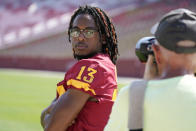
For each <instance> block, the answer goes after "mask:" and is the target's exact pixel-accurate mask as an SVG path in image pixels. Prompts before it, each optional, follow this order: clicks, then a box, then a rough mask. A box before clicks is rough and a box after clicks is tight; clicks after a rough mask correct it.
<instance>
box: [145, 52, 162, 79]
mask: <svg viewBox="0 0 196 131" xmlns="http://www.w3.org/2000/svg"><path fill="white" fill-rule="evenodd" d="M158 77H159V73H158V67H157V63H156V61H155V58H154V56H153V55H149V56H148V60H147V62H146V66H145V71H144V77H143V78H144V79H145V80H152V79H155V78H158Z"/></svg>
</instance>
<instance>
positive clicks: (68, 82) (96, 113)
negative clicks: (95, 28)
mask: <svg viewBox="0 0 196 131" xmlns="http://www.w3.org/2000/svg"><path fill="white" fill-rule="evenodd" d="M69 88H74V89H78V90H80V91H83V92H85V93H88V94H90V95H91V96H93V97H94V98H96V99H97V100H98V102H92V101H87V103H86V104H85V106H84V107H83V109H82V110H81V111H80V113H79V114H78V116H77V118H76V120H75V123H74V124H73V125H72V126H70V127H69V128H68V129H67V130H68V131H103V129H104V127H105V125H106V124H107V121H108V119H109V115H110V113H111V109H112V105H113V103H114V100H115V99H116V96H117V80H116V67H115V65H114V64H113V63H112V61H111V60H110V58H109V56H108V55H106V54H97V55H95V56H94V57H92V58H88V59H82V60H80V61H78V62H77V63H76V64H75V65H74V66H73V67H72V68H71V69H70V70H69V71H68V72H67V73H66V75H65V78H64V80H63V81H62V82H60V83H59V84H58V85H57V99H58V97H59V96H61V95H62V94H63V93H65V92H66V90H68V89H69Z"/></svg>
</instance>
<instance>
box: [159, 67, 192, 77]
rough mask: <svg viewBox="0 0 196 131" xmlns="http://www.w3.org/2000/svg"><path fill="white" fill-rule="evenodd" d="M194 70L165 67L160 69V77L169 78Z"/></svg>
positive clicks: (190, 72)
mask: <svg viewBox="0 0 196 131" xmlns="http://www.w3.org/2000/svg"><path fill="white" fill-rule="evenodd" d="M193 73H194V72H193V71H192V70H189V69H186V68H169V67H168V68H166V69H165V70H163V71H162V73H161V75H160V77H161V79H163V78H171V77H176V76H182V75H186V74H193Z"/></svg>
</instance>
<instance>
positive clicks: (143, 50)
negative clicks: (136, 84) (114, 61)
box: [135, 36, 155, 63]
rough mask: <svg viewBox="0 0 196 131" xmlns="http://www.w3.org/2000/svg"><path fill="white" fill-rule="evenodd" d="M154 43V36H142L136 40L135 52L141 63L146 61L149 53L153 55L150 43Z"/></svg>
mask: <svg viewBox="0 0 196 131" xmlns="http://www.w3.org/2000/svg"><path fill="white" fill-rule="evenodd" d="M154 43H155V37H153V36H149V37H143V38H141V39H140V40H139V41H138V42H137V44H136V47H135V54H136V56H137V57H138V59H139V60H140V61H141V62H142V63H146V62H147V60H148V55H149V54H152V55H154V53H153V49H152V44H154Z"/></svg>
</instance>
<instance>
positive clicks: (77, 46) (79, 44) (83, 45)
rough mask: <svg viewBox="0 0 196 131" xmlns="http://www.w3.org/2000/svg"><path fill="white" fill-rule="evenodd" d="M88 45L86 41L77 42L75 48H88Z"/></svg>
mask: <svg viewBox="0 0 196 131" xmlns="http://www.w3.org/2000/svg"><path fill="white" fill-rule="evenodd" d="M87 47H88V46H87V45H86V44H85V43H77V44H76V45H75V48H76V49H80V50H81V49H86V48H87Z"/></svg>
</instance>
